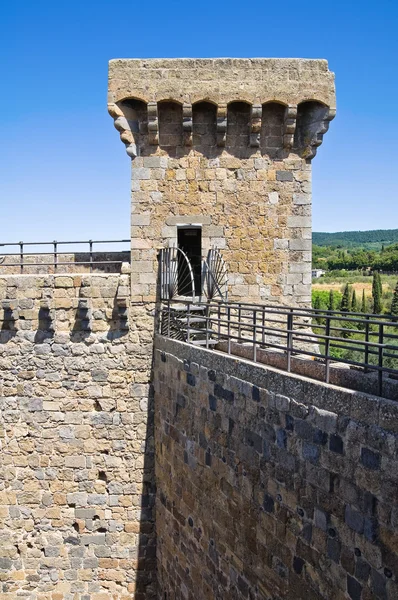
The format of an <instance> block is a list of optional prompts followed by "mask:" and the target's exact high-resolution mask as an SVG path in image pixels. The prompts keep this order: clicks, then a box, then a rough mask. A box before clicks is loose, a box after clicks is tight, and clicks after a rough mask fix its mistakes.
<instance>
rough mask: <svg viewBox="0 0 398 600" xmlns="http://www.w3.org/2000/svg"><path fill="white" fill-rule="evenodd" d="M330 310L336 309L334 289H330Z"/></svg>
mask: <svg viewBox="0 0 398 600" xmlns="http://www.w3.org/2000/svg"><path fill="white" fill-rule="evenodd" d="M328 310H336V302H335V298H334V292H333V290H330V291H329V302H328Z"/></svg>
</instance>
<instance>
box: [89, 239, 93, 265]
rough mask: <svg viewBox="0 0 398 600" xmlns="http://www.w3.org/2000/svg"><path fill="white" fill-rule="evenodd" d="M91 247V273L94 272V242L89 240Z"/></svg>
mask: <svg viewBox="0 0 398 600" xmlns="http://www.w3.org/2000/svg"><path fill="white" fill-rule="evenodd" d="M88 243H89V247H90V273H92V272H93V240H88Z"/></svg>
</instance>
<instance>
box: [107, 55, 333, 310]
mask: <svg viewBox="0 0 398 600" xmlns="http://www.w3.org/2000/svg"><path fill="white" fill-rule="evenodd" d="M108 102H109V104H108V110H109V112H110V114H111V115H112V117H113V118H114V119H115V121H114V122H115V127H116V128H117V129H118V130H119V131H120V137H121V140H122V141H123V142H124V144H125V145H126V150H127V154H128V155H129V156H131V158H132V159H133V160H132V171H131V173H132V216H131V225H132V229H131V239H132V242H131V244H132V246H131V248H132V253H133V254H132V258H133V260H132V297H133V299H137V300H141V299H142V300H144V301H148V300H151V299H152V300H153V299H154V298H155V293H156V273H157V259H156V257H157V253H156V251H157V250H158V249H159V248H161V247H162V246H165V245H170V244H177V243H178V232H180V231H181V230H183V229H184V228H187V229H189V228H190V227H192V225H193V226H195V227H197V229H198V236H199V238H200V239H199V242H198V243H199V244H200V245H201V247H202V253H203V255H204V256H205V255H206V252H207V251H208V249H209V248H210V247H211V246H213V245H215V246H217V247H218V248H220V249H222V252H223V257H224V259H225V261H226V263H227V265H228V271H229V282H230V284H231V285H230V290H229V293H230V299H231V300H243V301H247V300H249V299H250V300H251V301H255V300H257V301H258V300H261V301H266V302H268V303H281V302H283V303H285V304H292V303H293V304H298V305H309V303H310V295H311V294H310V287H311V160H310V159H311V158H313V156H315V153H316V151H317V148H318V146H319V145H320V144H321V142H322V137H323V134H324V133H325V132H326V131H327V129H328V126H329V122H330V120H331V119H332V118H333V117H334V115H335V92H334V75H333V73H331V72H330V71H329V70H328V66H327V62H326V61H323V60H294V59H195V60H193V59H192V60H191V59H178V60H172V59H169V60H113V61H111V62H110V64H109V96H108ZM180 235H181V233H180Z"/></svg>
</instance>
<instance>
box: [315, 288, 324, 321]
mask: <svg viewBox="0 0 398 600" xmlns="http://www.w3.org/2000/svg"><path fill="white" fill-rule="evenodd" d="M314 308H315V309H316V310H319V309H321V308H322V303H321V297H320V296H319V295H318V296H315V300H314ZM315 321H316V322H317V323H319V324H320V323H321V322H322V319H321V318H320V316H316V317H315Z"/></svg>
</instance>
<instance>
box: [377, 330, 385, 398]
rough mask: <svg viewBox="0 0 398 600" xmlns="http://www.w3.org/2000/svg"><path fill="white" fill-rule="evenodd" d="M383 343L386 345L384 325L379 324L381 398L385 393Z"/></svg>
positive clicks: (379, 391) (379, 389)
mask: <svg viewBox="0 0 398 600" xmlns="http://www.w3.org/2000/svg"><path fill="white" fill-rule="evenodd" d="M383 343H384V325H383V324H382V323H380V324H379V373H378V375H379V376H378V386H377V388H378V394H379V396H381V395H382V393H383V352H384V348H383Z"/></svg>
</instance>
